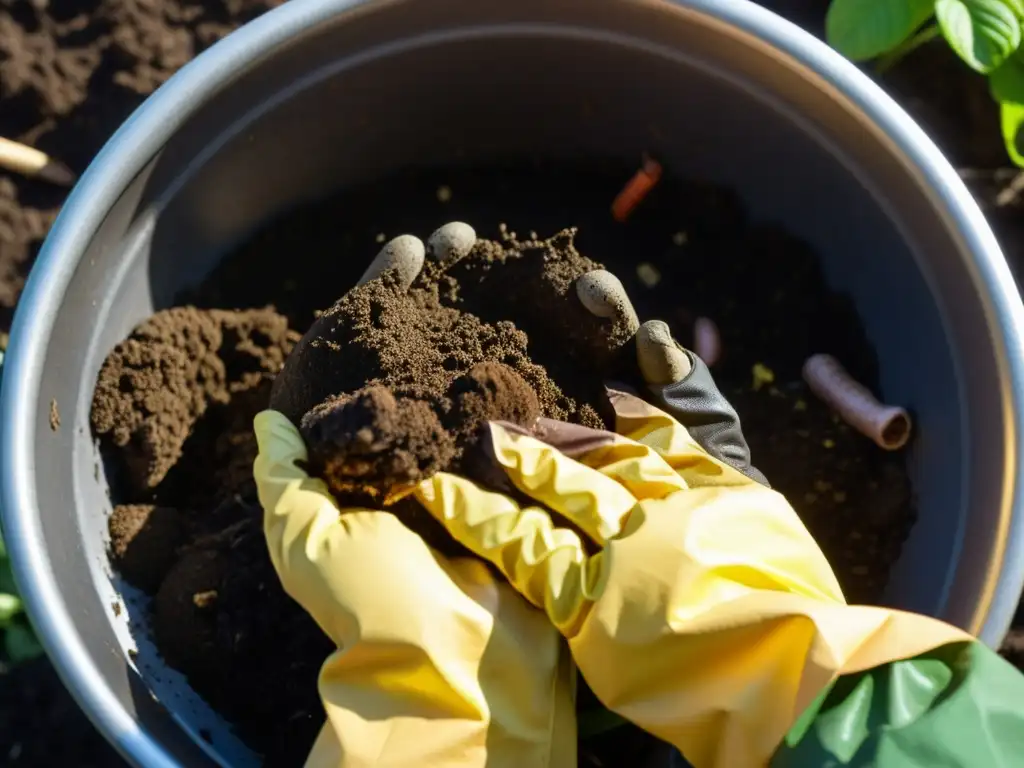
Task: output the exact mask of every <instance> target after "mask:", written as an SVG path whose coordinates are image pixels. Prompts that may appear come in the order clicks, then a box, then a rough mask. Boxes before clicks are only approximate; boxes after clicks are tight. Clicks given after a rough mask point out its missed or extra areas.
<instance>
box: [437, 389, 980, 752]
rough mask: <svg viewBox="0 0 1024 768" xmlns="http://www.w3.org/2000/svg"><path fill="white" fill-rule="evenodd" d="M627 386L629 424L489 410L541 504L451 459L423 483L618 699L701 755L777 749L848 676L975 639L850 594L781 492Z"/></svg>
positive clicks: (505, 452)
mask: <svg viewBox="0 0 1024 768" xmlns="http://www.w3.org/2000/svg"><path fill="white" fill-rule="evenodd" d="M611 396H612V399H613V404H614V406H615V410H616V413H617V414H618V423H617V431H618V432H619V433H620V434H619V435H613V434H612V433H608V432H597V431H594V430H588V429H585V428H582V427H572V426H570V425H564V424H559V423H558V422H547V421H544V422H542V424H541V425H540V426H539V428H538V430H536V431H535V432H534V433H533V435H530V434H526V433H524V432H523V431H522V430H520V429H519V428H516V427H513V426H512V425H503V424H492V425H491V430H490V437H491V440H490V447H491V448H492V449H493V453H494V459H495V460H496V462H497V463H498V464H499V465H500V466H501V468H502V469H503V470H504V473H505V475H506V476H507V478H508V480H509V481H510V482H511V484H512V485H514V486H515V487H516V489H518V491H520V492H521V493H522V494H525V495H526V496H528V497H530V498H532V499H534V500H536V502H537V504H536V506H530V505H525V506H524V505H521V504H519V503H517V502H515V501H513V500H512V498H511V497H510V496H509V495H502V494H498V493H492V492H489V491H487V490H484V489H482V488H480V487H479V486H477V485H475V484H474V483H472V482H470V481H468V480H465V479H463V478H461V477H457V476H454V475H450V474H439V475H436V476H435V477H433V478H432V479H431V480H429V481H426V482H424V483H422V484H421V485H420V486H419V488H418V490H417V498H418V499H419V500H420V502H421V503H422V504H423V505H424V506H425V507H426V508H427V509H428V510H430V512H431V513H432V514H433V515H434V516H435V517H436V518H437V519H438V520H440V521H441V522H442V523H443V524H444V525H445V526H446V527H447V529H448V530H449V531H450V532H451V533H452V535H453V536H455V538H456V539H458V540H459V541H460V542H462V543H463V544H464V545H465V546H467V547H468V548H469V549H470V550H472V551H473V552H476V553H477V554H479V555H480V556H481V557H484V558H486V559H487V560H489V561H490V562H492V563H493V564H495V565H496V566H497V567H498V568H499V569H500V570H501V571H502V572H503V573H504V574H505V576H506V577H507V578H508V579H509V581H510V583H512V584H513V585H515V587H516V588H517V589H518V590H519V591H520V592H521V593H522V594H523V595H524V596H525V597H526V598H527V599H528V600H530V602H532V603H533V604H534V605H537V606H540V607H543V608H544V609H545V611H546V612H547V613H548V615H549V616H550V617H551V620H552V622H553V623H554V624H555V625H556V626H557V627H558V628H559V630H560V631H561V632H562V633H563V634H564V635H565V636H566V638H567V639H568V641H569V647H570V649H571V651H572V655H573V658H574V659H575V661H576V663H577V665H578V667H579V669H580V672H581V673H582V674H583V676H584V678H585V679H586V681H587V683H588V684H589V685H590V687H591V688H592V690H593V691H594V693H595V694H596V695H597V697H598V698H599V699H600V700H601V701H602V703H603V704H604V705H605V706H606V707H608V708H609V709H610V710H612V711H614V712H617V713H618V714H620V715H622V716H623V717H625V718H626V719H628V720H630V721H632V722H633V723H635V724H636V725H638V726H640V727H641V728H643V729H645V730H647V731H648V732H650V733H652V734H654V735H655V736H658V737H659V738H662V739H664V740H665V741H668V742H669V743H671V744H674V745H675V746H676V747H678V748H679V749H680V750H681V751H682V753H683V755H684V756H685V757H686V758H687V759H688V760H689V761H690V762H691V763H692V764H693V765H694V766H696V768H705V767H707V766H720V767H721V768H726V767H729V768H732V767H739V766H742V767H744V768H746V767H747V766H759V765H766V764H767V763H768V761H769V759H770V758H771V756H772V754H773V752H775V750H776V748H777V747H778V746H779V744H780V742H781V740H782V738H783V737H784V735H785V734H786V731H787V730H788V729H789V727H790V726H791V725H792V724H793V722H794V720H795V719H796V718H797V717H798V716H799V715H800V714H801V713H802V712H803V711H804V709H805V708H807V706H808V705H810V704H811V703H812V702H813V701H814V700H815V699H816V698H817V697H818V696H819V694H821V693H822V692H823V691H824V690H825V688H826V686H828V685H829V684H830V682H831V681H832V680H834V679H835V678H836V677H837V676H838V675H840V674H843V673H849V672H854V671H858V670H864V669H869V668H872V667H875V666H878V665H879V664H883V663H885V662H888V661H891V660H894V659H903V658H910V657H913V656H916V655H917V654H919V653H922V652H925V651H928V650H931V649H933V648H936V647H938V646H941V645H943V644H945V643H949V642H953V641H958V640H964V639H968V637H967V635H965V634H964V633H963V632H961V631H960V630H957V629H954V628H953V627H950V626H948V625H946V624H943V623H942V622H939V621H937V620H934V619H929V618H926V617H923V616H918V615H913V614H906V613H902V612H898V611H892V610H887V609H883V608H874V607H864V606H847V605H846V604H845V602H844V599H843V597H842V594H841V592H840V589H839V585H838V583H837V582H836V579H835V577H834V575H833V573H832V571H831V568H830V567H829V565H828V563H827V561H826V560H825V557H824V556H823V555H822V553H821V551H820V550H819V548H818V546H817V545H816V544H815V542H814V540H813V539H812V538H811V536H810V534H809V533H808V532H807V531H806V529H805V528H804V526H803V524H802V523H801V522H800V520H799V518H798V517H797V515H796V513H795V512H794V511H793V509H792V508H791V507H790V506H789V504H788V503H787V502H786V500H785V499H784V498H783V497H782V496H780V495H779V494H778V493H776V492H775V491H772V490H770V489H768V488H767V487H765V486H764V485H762V484H760V483H758V482H755V481H754V480H752V479H750V478H748V477H747V476H745V475H744V474H741V473H740V472H739V471H738V470H736V469H734V468H733V467H731V466H729V465H728V464H726V463H724V462H721V461H719V460H717V459H715V458H713V457H712V456H710V455H709V454H708V453H706V452H705V451H704V450H703V449H701V448H700V446H699V445H698V444H697V443H696V442H695V441H694V440H693V439H692V438H691V437H690V435H689V434H688V433H687V431H686V429H684V428H683V427H682V426H681V425H680V424H679V423H677V422H676V421H675V420H673V419H672V418H671V417H669V416H668V415H667V414H665V413H663V412H661V411H659V410H658V409H656V408H654V407H653V406H650V405H648V404H647V403H645V402H643V401H641V400H639V399H637V398H635V397H632V396H630V395H626V394H624V393H611ZM538 438H539V439H538ZM554 445H557V446H558V447H559V449H556V448H554V447H553V446H554ZM548 510H553V511H554V512H555V513H556V514H555V515H552V514H550V513H549V511H548ZM559 517H560V518H561V520H562V523H561V524H560V523H559V522H558V521H559ZM566 523H568V524H571V527H570V526H568V525H566ZM580 533H582V534H583V536H584V537H586V538H589V539H591V540H592V541H593V542H594V543H596V545H597V551H596V552H595V553H594V554H588V551H587V546H586V545H585V542H584V539H583V538H581V536H580Z"/></svg>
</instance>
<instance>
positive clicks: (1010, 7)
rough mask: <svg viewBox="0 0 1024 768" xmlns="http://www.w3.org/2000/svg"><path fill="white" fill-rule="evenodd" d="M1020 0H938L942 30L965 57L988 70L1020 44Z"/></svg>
mask: <svg viewBox="0 0 1024 768" xmlns="http://www.w3.org/2000/svg"><path fill="white" fill-rule="evenodd" d="M1019 5H1020V3H1019V1H1018V0H1014V2H1012V3H1010V2H1007V0H936V2H935V16H936V18H937V19H938V22H939V26H940V27H942V34H943V35H945V36H946V40H947V42H949V44H950V46H951V47H952V48H953V50H954V51H956V52H957V55H958V56H960V58H961V59H963V60H964V61H966V62H967V64H968V65H969V66H970V67H971V68H972V69H975V70H977V71H978V72H981V73H983V74H988V73H989V72H991V71H992V70H994V69H995V68H996V67H998V66H999V65H1000V64H1002V63H1003V62H1004V61H1005V60H1006V58H1007V57H1008V56H1009V55H1010V54H1011V53H1013V52H1014V51H1015V50H1017V48H1018V47H1019V46H1020V16H1019V15H1018V13H1017V10H1016V8H1017V7H1018V6H1019Z"/></svg>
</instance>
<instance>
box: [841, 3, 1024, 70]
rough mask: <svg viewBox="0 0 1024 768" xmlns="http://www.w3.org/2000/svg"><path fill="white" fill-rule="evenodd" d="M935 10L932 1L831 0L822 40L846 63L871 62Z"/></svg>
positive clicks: (892, 46)
mask: <svg viewBox="0 0 1024 768" xmlns="http://www.w3.org/2000/svg"><path fill="white" fill-rule="evenodd" d="M1017 1H1024V0H1017ZM934 7H935V4H934V2H933V0H832V4H831V5H830V6H829V9H828V13H827V14H826V16H825V39H826V40H828V44H829V45H831V46H832V47H833V48H835V49H836V50H837V51H839V52H840V53H841V54H843V55H844V56H846V57H847V58H849V59H853V60H854V61H864V60H865V59H873V58H875V57H876V56H880V55H881V54H883V53H886V52H887V51H890V50H892V49H893V48H895V47H896V46H897V45H899V44H900V43H902V42H903V41H904V40H906V39H907V38H908V37H910V35H911V34H913V32H914V30H915V29H917V28H918V27H920V26H921V25H922V24H923V23H924V22H925V21H927V20H928V19H929V18H930V17H931V15H932V12H933V10H934Z"/></svg>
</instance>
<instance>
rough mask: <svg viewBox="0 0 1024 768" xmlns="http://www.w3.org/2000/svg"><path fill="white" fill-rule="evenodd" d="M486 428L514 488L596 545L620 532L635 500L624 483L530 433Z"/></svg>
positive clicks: (491, 445) (499, 461) (500, 426)
mask: <svg viewBox="0 0 1024 768" xmlns="http://www.w3.org/2000/svg"><path fill="white" fill-rule="evenodd" d="M488 427H489V430H490V438H491V439H490V447H491V449H492V450H493V457H494V460H495V461H496V462H497V464H498V466H500V467H501V468H502V469H503V470H504V472H505V475H506V476H507V477H508V479H509V480H510V481H511V482H512V484H513V485H514V486H515V487H516V488H517V489H518V490H520V491H521V492H523V493H525V494H526V495H527V496H529V497H530V498H531V499H533V500H535V501H537V502H539V503H540V504H542V505H544V506H545V507H547V508H548V509H551V510H553V511H554V512H556V513H558V514H559V515H562V516H563V517H565V518H566V519H567V520H569V521H570V522H571V523H572V524H573V525H575V526H576V527H577V528H579V529H580V530H581V531H583V533H584V534H586V535H587V536H589V537H590V538H591V539H593V540H594V541H595V542H597V543H598V544H601V545H603V544H604V543H605V542H606V541H607V540H608V539H610V538H612V537H613V536H616V535H618V533H619V531H620V530H621V529H622V524H623V521H624V520H625V518H626V516H627V515H628V514H629V512H630V510H631V509H633V507H634V506H636V501H637V500H636V497H634V496H633V494H631V493H630V492H629V491H628V490H627V489H626V488H625V487H623V486H622V485H620V484H619V483H618V482H617V481H616V480H615V479H614V478H612V477H607V476H605V475H603V474H601V473H600V472H598V471H596V470H594V469H591V468H590V467H588V466H585V465H584V464H581V463H580V462H578V461H575V460H573V459H571V458H569V457H568V456H566V455H565V454H564V453H562V452H561V451H559V450H556V449H555V448H554V447H552V446H550V445H548V444H547V443H544V442H542V441H540V440H537V439H536V438H534V437H530V436H529V435H523V434H516V433H513V432H510V431H508V430H507V429H506V428H505V427H503V426H502V425H500V424H497V423H494V422H491V423H490V424H489V425H488Z"/></svg>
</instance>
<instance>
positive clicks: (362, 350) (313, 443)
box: [270, 230, 630, 533]
mask: <svg viewBox="0 0 1024 768" xmlns="http://www.w3.org/2000/svg"><path fill="white" fill-rule="evenodd" d="M574 236H575V232H574V231H573V230H565V231H562V232H559V233H558V234H556V235H555V236H554V237H552V238H550V239H547V240H543V241H541V240H536V239H534V240H529V241H525V242H519V241H518V240H516V239H515V237H514V236H513V235H512V234H510V233H508V232H506V233H505V234H504V238H503V241H502V242H498V241H491V240H481V241H478V243H477V244H476V246H475V247H474V248H473V250H472V251H471V252H470V253H469V254H468V255H466V256H465V257H463V258H462V259H461V260H460V261H459V262H458V263H457V264H456V265H454V266H449V267H448V268H443V267H441V266H440V265H438V264H436V263H434V262H431V263H429V264H428V265H427V268H426V269H424V271H423V273H422V274H421V275H420V277H419V278H418V279H417V281H416V283H414V285H413V286H412V287H411V288H410V289H408V290H405V289H404V288H403V287H402V286H401V285H400V283H399V282H398V280H397V278H396V277H395V276H394V275H385V276H383V277H382V278H381V279H379V280H372V281H370V282H369V283H367V284H365V285H361V286H359V287H358V288H356V289H354V290H352V291H349V292H348V293H346V295H344V296H343V297H342V298H340V299H339V300H338V301H337V302H336V303H335V304H334V305H333V306H332V307H331V308H330V309H328V310H327V311H326V312H324V313H323V314H322V315H320V317H319V318H318V319H317V320H316V322H315V323H314V324H313V326H312V328H310V330H309V331H308V332H307V333H306V335H305V336H304V337H303V339H302V340H301V341H300V342H299V344H298V345H297V347H296V349H295V352H294V353H293V354H292V356H291V357H290V358H289V359H288V361H287V362H286V364H285V366H284V369H283V370H282V371H281V374H280V375H279V376H278V377H277V379H276V380H275V382H274V388H273V392H272V395H271V401H270V404H271V407H273V408H275V409H277V410H279V411H281V412H282V413H284V414H285V415H286V416H288V417H289V418H290V419H291V420H292V421H293V422H294V423H296V424H299V425H300V428H301V431H302V434H303V437H304V438H305V441H306V444H307V446H309V449H310V467H311V470H312V471H313V472H314V473H315V474H316V475H318V476H320V477H323V478H324V479H325V480H326V481H327V483H328V487H329V488H330V489H331V492H332V493H333V494H334V496H335V497H336V498H337V499H338V500H339V502H341V503H342V504H343V505H362V504H369V505H382V504H383V505H384V506H385V507H387V506H389V504H390V502H391V501H392V500H394V499H397V498H398V497H399V496H400V495H401V494H402V493H403V491H404V490H407V489H408V488H409V487H410V486H412V485H413V484H415V483H416V482H418V481H419V480H421V479H423V478H424V477H429V476H430V475H432V474H434V473H435V472H437V471H439V470H451V471H457V472H463V473H464V468H463V466H462V464H461V462H460V459H461V457H462V455H463V451H464V449H465V447H466V446H467V445H468V444H471V443H472V442H474V441H475V440H476V438H477V436H478V434H479V430H480V428H481V427H482V426H483V422H484V421H486V420H504V421H512V422H515V423H518V424H521V425H523V426H530V425H531V424H532V423H533V422H534V421H535V420H536V419H537V417H538V416H541V415H543V416H547V417H549V418H555V419H560V420H563V421H572V422H576V423H580V424H584V425H587V426H592V427H595V428H605V427H607V426H613V415H612V414H611V411H610V409H609V407H608V403H607V398H606V397H605V396H604V390H603V384H602V382H603V381H604V380H605V379H607V377H608V374H609V371H610V366H612V365H613V364H614V362H615V361H616V360H617V355H616V352H617V351H619V350H621V348H622V347H623V345H624V344H625V343H626V342H627V341H628V340H629V338H630V330H629V329H628V327H627V326H626V325H625V323H623V322H615V321H612V320H605V319H600V318H597V317H594V316H593V315H591V314H590V313H589V312H587V310H586V309H584V308H583V306H582V305H581V304H580V302H579V300H578V299H577V297H576V292H575V288H574V283H575V280H576V278H578V277H580V276H581V275H583V274H585V273H587V272H590V271H593V270H595V269H598V268H599V267H600V265H599V264H596V263H595V262H593V261H591V260H590V259H587V258H586V257H584V256H582V255H581V254H580V253H579V252H578V251H577V250H576V248H575V246H574V244H573V238H574ZM470 308H472V310H474V312H471V311H469V310H470ZM484 318H487V319H484ZM488 320H489V321H488ZM552 336H554V337H556V338H561V339H563V347H562V350H563V354H561V355H560V356H557V357H556V356H544V355H543V350H538V351H540V352H541V359H542V360H544V362H545V365H543V366H542V365H539V364H538V363H537V362H534V359H533V357H532V355H533V353H534V350H535V346H537V345H534V344H532V343H531V341H530V340H531V339H538V338H545V337H552ZM367 382H370V383H369V384H367ZM601 412H604V414H603V415H604V417H603V416H602V413H601ZM421 533H422V531H421Z"/></svg>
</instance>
